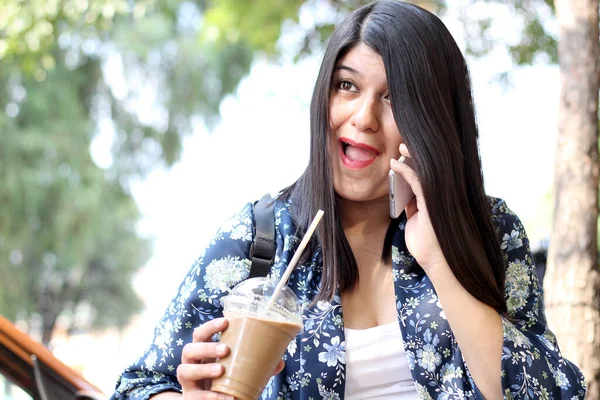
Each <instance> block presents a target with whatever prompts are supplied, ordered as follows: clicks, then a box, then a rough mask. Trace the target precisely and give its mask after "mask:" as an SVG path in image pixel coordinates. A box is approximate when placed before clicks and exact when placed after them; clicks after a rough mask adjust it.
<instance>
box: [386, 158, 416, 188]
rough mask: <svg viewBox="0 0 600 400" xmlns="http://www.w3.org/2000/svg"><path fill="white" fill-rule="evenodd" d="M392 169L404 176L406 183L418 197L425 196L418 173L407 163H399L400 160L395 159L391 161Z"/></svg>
mask: <svg viewBox="0 0 600 400" xmlns="http://www.w3.org/2000/svg"><path fill="white" fill-rule="evenodd" d="M390 168H391V169H393V170H394V171H396V172H397V173H399V174H400V175H402V177H403V178H404V179H405V180H406V182H408V184H409V185H410V188H411V189H412V191H413V193H414V194H415V195H416V196H417V197H422V196H423V190H422V188H421V183H420V182H419V178H418V177H417V173H416V172H415V170H414V169H412V168H411V167H409V166H408V165H406V164H405V163H401V162H398V160H395V159H393V158H392V159H391V160H390Z"/></svg>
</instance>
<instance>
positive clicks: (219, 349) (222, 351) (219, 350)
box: [215, 344, 227, 355]
mask: <svg viewBox="0 0 600 400" xmlns="http://www.w3.org/2000/svg"><path fill="white" fill-rule="evenodd" d="M215 351H216V352H217V354H219V355H223V354H225V352H226V351H227V345H226V344H219V345H217V348H216V350H215Z"/></svg>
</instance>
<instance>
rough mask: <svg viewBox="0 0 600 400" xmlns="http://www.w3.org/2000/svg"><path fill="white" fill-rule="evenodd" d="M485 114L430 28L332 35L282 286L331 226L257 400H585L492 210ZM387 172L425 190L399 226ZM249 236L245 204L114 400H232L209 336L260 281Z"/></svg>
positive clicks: (393, 9) (370, 26) (531, 277)
mask: <svg viewBox="0 0 600 400" xmlns="http://www.w3.org/2000/svg"><path fill="white" fill-rule="evenodd" d="M474 114H475V113H474V109H473V101H472V98H471V88H470V82H469V77H468V71H467V66H466V64H465V61H464V58H463V56H462V54H461V53H460V50H459V49H458V47H457V45H456V43H455V42H454V40H453V39H452V37H451V35H450V33H449V32H448V31H447V29H446V27H445V26H444V25H443V23H442V22H441V21H440V20H439V19H438V18H437V17H435V16H434V15H432V14H431V13H429V12H427V11H425V10H423V9H420V8H418V7H416V6H414V5H410V4H406V3H402V2H394V1H391V2H377V3H374V4H371V5H368V6H365V7H362V8H360V9H358V10H356V11H355V12H354V13H352V14H351V15H350V16H349V17H348V18H347V19H346V20H345V21H344V22H343V23H342V24H341V25H340V26H339V27H338V28H337V29H336V31H335V33H334V34H333V36H332V38H331V40H330V42H329V45H328V47H327V50H326V53H325V56H324V60H323V63H322V65H321V69H320V72H319V76H318V79H317V83H316V86H315V91H314V94H313V99H312V104H311V156H310V162H309V165H308V168H307V169H306V171H305V172H304V174H303V175H302V176H301V177H300V179H299V180H298V181H297V182H296V183H294V184H293V185H292V186H290V187H289V188H287V189H286V190H284V191H283V192H282V193H281V194H280V196H279V197H278V199H277V202H276V204H275V214H276V231H277V237H276V245H277V253H276V256H275V261H274V264H273V267H272V269H271V273H272V274H276V275H279V274H281V272H282V271H283V270H284V269H285V266H286V265H287V262H288V261H289V260H290V259H291V257H292V255H293V252H294V250H295V246H297V243H298V240H297V236H296V235H298V236H301V234H302V232H303V231H305V230H306V228H307V226H308V224H309V223H310V221H311V219H312V218H313V216H314V215H315V214H316V211H317V210H318V209H323V210H324V211H325V216H324V219H323V221H322V222H321V224H320V226H319V229H318V231H317V234H316V238H315V239H314V240H312V241H311V244H310V246H309V248H308V250H307V251H306V252H305V257H304V259H303V262H302V263H301V265H300V266H299V267H297V269H296V270H295V272H294V274H293V275H292V277H291V279H290V283H289V285H290V287H292V288H293V290H294V291H295V292H296V294H297V295H298V297H299V298H301V299H302V300H303V302H304V304H305V311H304V331H303V332H302V333H301V334H299V335H298V336H297V338H296V340H295V341H293V342H292V343H291V344H290V346H289V347H288V350H287V352H286V354H285V356H284V361H285V363H283V362H282V363H280V366H279V367H278V368H277V370H276V371H274V377H273V378H272V379H271V381H270V382H269V384H268V385H267V388H266V389H265V391H264V393H263V395H262V398H264V399H276V398H286V399H287V398H291V399H309V398H314V399H320V398H323V399H335V398H346V399H366V398H378V399H384V398H385V399H414V398H421V399H429V398H436V399H462V398H478V399H479V398H486V399H500V398H503V396H504V398H530V399H533V398H549V397H550V398H555V399H559V398H568V399H571V398H584V396H585V383H584V378H583V376H582V374H581V372H580V371H579V370H578V369H577V367H575V366H574V365H573V364H572V363H570V362H569V361H568V360H566V359H564V358H563V357H562V356H561V354H560V351H559V350H558V347H557V343H556V340H555V339H554V336H553V334H552V333H551V332H550V331H549V330H548V328H547V326H546V321H545V317H544V314H543V309H542V306H541V288H540V287H539V284H538V281H537V278H536V277H535V267H534V265H533V263H532V258H531V254H530V251H529V243H528V240H527V237H526V235H525V232H524V230H523V226H522V225H521V222H520V221H519V219H518V218H517V217H516V216H515V215H514V214H513V213H512V212H510V210H509V209H508V208H507V206H506V204H505V203H504V202H503V201H501V200H498V199H493V198H488V197H486V195H485V192H484V188H483V177H482V173H481V163H480V159H479V154H478V147H477V138H478V132H477V127H476V124H475V115H474ZM400 155H403V156H405V157H408V158H410V159H411V161H412V168H411V167H409V166H408V165H406V164H401V163H398V162H396V161H395V159H397V158H398V157H399V156H400ZM390 168H391V169H393V170H394V171H396V172H397V173H399V174H400V175H401V176H403V177H404V178H405V179H406V180H407V182H408V183H409V184H410V186H411V187H412V189H413V191H414V193H415V198H414V199H413V200H412V201H411V202H410V203H409V204H408V206H407V207H406V210H405V213H404V214H403V215H401V216H400V217H399V218H398V219H390V217H389V208H388V183H387V177H388V172H389V170H390ZM253 230H254V226H253V215H252V211H251V207H250V205H248V206H247V207H245V208H244V209H243V210H242V211H241V212H240V213H238V214H237V215H236V216H235V217H234V218H233V219H232V220H231V221H230V222H229V223H228V224H226V225H225V226H224V228H222V229H221V230H220V231H219V233H218V234H217V235H216V237H215V238H214V239H213V241H212V242H211V243H210V245H209V246H208V248H207V249H206V251H205V253H204V254H203V255H201V256H200V258H199V259H198V260H197V262H196V263H195V264H194V265H193V266H192V268H191V270H190V272H189V273H188V276H187V277H186V279H185V281H184V282H183V283H182V285H181V288H180V291H179V293H178V294H177V295H176V296H175V298H174V300H173V302H172V303H171V305H170V307H169V309H168V310H167V312H166V313H165V315H164V317H163V319H162V321H161V322H160V323H159V325H158V327H157V328H156V332H155V338H154V341H153V343H152V344H151V345H150V346H149V348H148V350H147V351H146V352H145V353H144V355H143V356H142V357H141V358H140V359H139V360H138V361H137V362H136V363H134V364H133V365H132V366H131V367H130V368H128V369H127V370H126V371H125V372H124V374H123V375H122V376H121V378H120V381H119V385H118V387H117V392H116V393H115V395H114V398H132V399H146V398H149V397H151V398H152V399H168V398H181V397H182V395H181V394H179V393H175V392H180V391H181V390H183V398H186V399H217V398H226V397H225V396H223V395H220V394H217V393H212V392H209V391H208V388H209V387H210V379H211V378H213V377H216V376H219V375H221V374H222V372H223V370H222V366H221V365H220V364H218V363H215V362H214V359H215V358H217V357H219V356H223V355H225V354H227V352H228V349H227V348H220V347H219V346H218V344H216V343H212V341H211V337H212V336H213V335H214V334H215V333H217V332H220V331H222V330H223V329H225V328H226V326H227V321H226V320H224V319H222V318H219V317H221V316H222V313H221V308H220V305H219V302H218V299H219V298H220V297H221V296H222V295H223V290H222V288H223V287H224V285H225V286H229V287H231V286H233V285H235V284H236V283H238V282H239V281H241V280H243V279H245V278H246V277H247V276H248V269H249V261H248V254H249V250H250V244H251V243H252V240H253ZM298 232H299V233H298ZM342 309H343V314H342ZM213 318H216V319H213ZM198 325H200V327H199V328H198V329H195V330H194V328H196V327H198ZM157 393H160V394H158V395H155V394H157Z"/></svg>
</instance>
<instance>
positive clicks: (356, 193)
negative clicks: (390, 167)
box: [335, 188, 388, 202]
mask: <svg viewBox="0 0 600 400" xmlns="http://www.w3.org/2000/svg"><path fill="white" fill-rule="evenodd" d="M335 193H336V194H337V195H338V197H339V198H341V199H342V200H347V201H353V202H373V201H385V202H387V201H388V200H387V199H388V192H387V188H386V191H385V192H384V193H380V191H375V190H374V189H368V188H367V189H361V190H349V189H346V188H342V189H341V190H338V189H337V188H336V189H335Z"/></svg>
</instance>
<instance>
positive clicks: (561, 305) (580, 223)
mask: <svg viewBox="0 0 600 400" xmlns="http://www.w3.org/2000/svg"><path fill="white" fill-rule="evenodd" d="M556 10H557V17H558V21H559V25H560V39H559V43H558V56H559V64H560V70H561V95H560V106H559V107H560V108H559V131H558V141H557V147H556V161H555V167H554V220H553V229H552V238H551V241H550V249H549V260H548V270H547V280H546V281H547V284H546V289H547V290H546V299H545V302H546V310H547V316H548V321H549V323H550V324H551V326H552V327H553V329H554V331H555V333H556V335H557V337H558V339H559V342H560V343H561V345H562V351H563V353H564V354H565V355H566V356H567V357H569V358H571V359H572V360H573V361H574V362H575V363H576V364H577V365H579V366H580V367H581V368H582V369H583V372H584V375H585V376H586V378H587V381H588V385H589V388H588V397H589V398H590V399H597V398H600V362H599V361H598V360H600V337H599V332H600V293H599V291H598V290H599V288H600V286H599V284H600V280H599V275H598V249H597V228H598V225H597V224H598V222H597V221H598V91H599V90H600V65H599V61H598V59H599V57H600V43H599V41H598V11H599V10H598V2H597V1H589V0H556Z"/></svg>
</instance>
